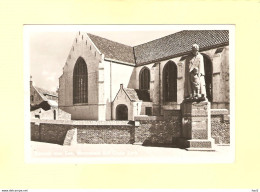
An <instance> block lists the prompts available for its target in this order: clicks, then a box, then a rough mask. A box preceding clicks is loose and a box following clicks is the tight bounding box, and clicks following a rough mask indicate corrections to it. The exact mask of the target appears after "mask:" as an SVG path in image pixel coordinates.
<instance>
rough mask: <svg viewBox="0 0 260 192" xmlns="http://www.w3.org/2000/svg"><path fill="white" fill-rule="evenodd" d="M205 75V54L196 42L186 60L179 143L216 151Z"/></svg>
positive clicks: (186, 146) (183, 145)
mask: <svg viewBox="0 0 260 192" xmlns="http://www.w3.org/2000/svg"><path fill="white" fill-rule="evenodd" d="M204 75H205V71H204V62H203V56H202V55H201V54H200V53H199V46H198V45H197V44H194V45H192V53H191V54H190V55H188V57H187V59H186V62H185V83H184V100H183V102H182V104H181V114H182V131H181V138H180V139H179V145H180V147H181V148H185V149H186V150H194V151H214V143H215V142H214V139H212V138H211V114H210V109H211V107H210V102H208V100H207V97H206V87H205V78H204Z"/></svg>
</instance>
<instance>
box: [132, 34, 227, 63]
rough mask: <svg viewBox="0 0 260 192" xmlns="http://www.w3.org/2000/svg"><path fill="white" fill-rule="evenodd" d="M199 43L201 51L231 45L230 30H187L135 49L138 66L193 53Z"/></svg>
mask: <svg viewBox="0 0 260 192" xmlns="http://www.w3.org/2000/svg"><path fill="white" fill-rule="evenodd" d="M194 43H197V44H198V45H199V46H200V50H205V49H209V48H212V47H216V46H221V45H224V44H228V43H229V31H228V30H185V31H180V32H177V33H174V34H171V35H168V36H165V37H162V38H160V39H156V40H153V41H150V42H147V43H144V44H141V45H137V46H135V47H134V53H135V58H136V64H137V65H140V64H145V63H151V62H155V61H158V60H161V59H167V58H170V57H175V56H179V55H183V54H187V53H188V52H190V51H191V46H192V45H193V44H194Z"/></svg>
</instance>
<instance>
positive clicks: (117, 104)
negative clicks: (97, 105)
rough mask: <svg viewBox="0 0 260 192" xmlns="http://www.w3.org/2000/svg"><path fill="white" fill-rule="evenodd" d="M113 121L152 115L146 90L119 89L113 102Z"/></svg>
mask: <svg viewBox="0 0 260 192" xmlns="http://www.w3.org/2000/svg"><path fill="white" fill-rule="evenodd" d="M112 114H113V116H112V119H113V120H134V117H135V116H139V115H152V102H151V100H150V94H149V91H148V90H138V89H131V88H124V86H123V84H120V89H119V91H118V93H117V95H116V97H115V99H114V101H113V107H112Z"/></svg>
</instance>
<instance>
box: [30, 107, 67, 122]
mask: <svg viewBox="0 0 260 192" xmlns="http://www.w3.org/2000/svg"><path fill="white" fill-rule="evenodd" d="M54 111H56V120H71V114H69V113H67V112H65V111H63V110H61V109H59V108H56V107H55V108H53V107H52V108H51V109H50V110H47V111H45V110H43V109H41V108H40V109H36V110H34V111H31V119H49V120H54Z"/></svg>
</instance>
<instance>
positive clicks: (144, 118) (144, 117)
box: [134, 115, 164, 121]
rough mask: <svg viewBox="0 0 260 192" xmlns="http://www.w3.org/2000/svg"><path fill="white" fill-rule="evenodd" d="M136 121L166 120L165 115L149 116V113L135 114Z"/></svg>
mask: <svg viewBox="0 0 260 192" xmlns="http://www.w3.org/2000/svg"><path fill="white" fill-rule="evenodd" d="M134 120H135V121H156V120H157V121H162V120H164V117H163V116H148V115H138V116H134Z"/></svg>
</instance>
